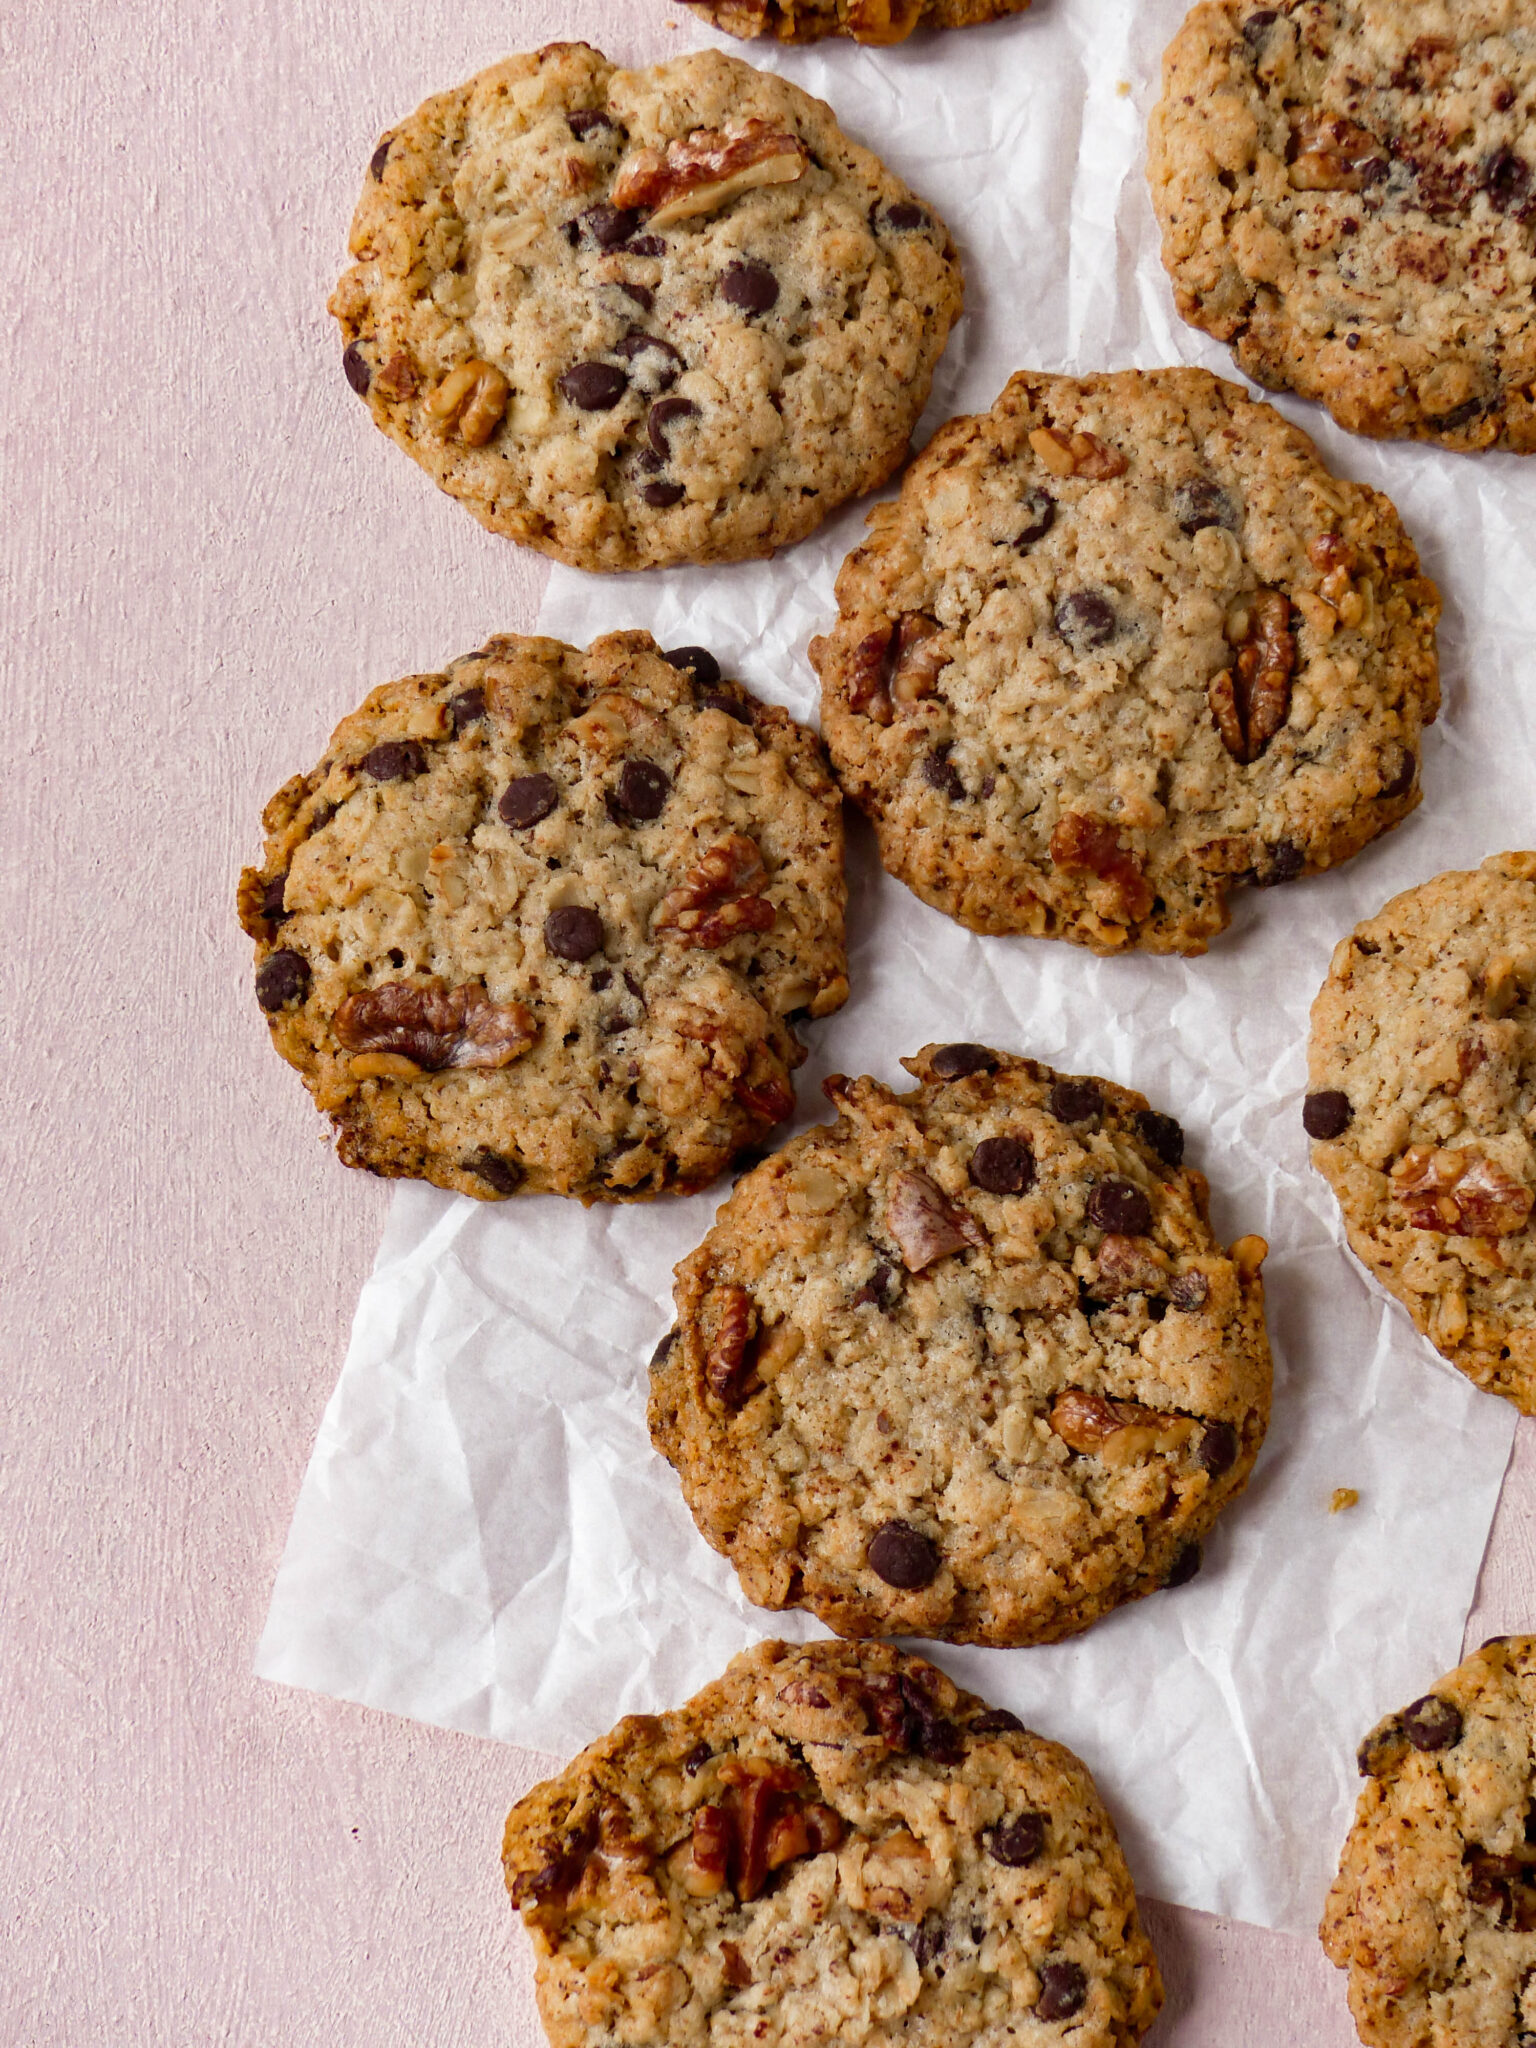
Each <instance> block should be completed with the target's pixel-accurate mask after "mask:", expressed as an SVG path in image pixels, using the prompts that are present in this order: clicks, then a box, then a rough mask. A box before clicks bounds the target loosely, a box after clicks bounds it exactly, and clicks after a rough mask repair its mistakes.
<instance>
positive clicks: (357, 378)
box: [341, 341, 373, 398]
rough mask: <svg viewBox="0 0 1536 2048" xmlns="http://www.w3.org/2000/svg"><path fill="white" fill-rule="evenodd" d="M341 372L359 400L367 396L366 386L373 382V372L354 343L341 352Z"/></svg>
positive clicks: (350, 343)
mask: <svg viewBox="0 0 1536 2048" xmlns="http://www.w3.org/2000/svg"><path fill="white" fill-rule="evenodd" d="M341 372H342V375H343V376H344V377H345V378H346V380H347V382H348V383H349V384H350V385H351V386H352V389H353V390H354V391H355V392H356V393H357V395H358V397H359V398H366V397H367V396H368V386H369V385H370V384H371V383H372V382H373V371H372V370H371V369H370V368H369V366H368V358H367V357H366V356H365V355H364V354H363V352H362V350H361V349H360V348H359V347H358V345H357V343H356V342H355V341H354V342H349V343H348V345H347V347H346V348H345V349H343V351H342V356H341Z"/></svg>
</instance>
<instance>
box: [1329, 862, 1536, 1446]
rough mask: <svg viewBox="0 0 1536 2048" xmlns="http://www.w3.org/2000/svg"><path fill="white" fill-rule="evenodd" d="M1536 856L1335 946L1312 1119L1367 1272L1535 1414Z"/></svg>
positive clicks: (1411, 903) (1408, 908) (1432, 888)
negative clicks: (1367, 1268) (1368, 1268)
mask: <svg viewBox="0 0 1536 2048" xmlns="http://www.w3.org/2000/svg"><path fill="white" fill-rule="evenodd" d="M1533 996H1536V853H1500V854H1495V855H1493V856H1492V857H1491V858H1490V859H1488V860H1485V861H1484V862H1483V864H1482V866H1481V867H1480V868H1478V869H1477V870H1476V871H1475V872H1473V873H1470V874H1456V873H1452V874H1445V875H1436V876H1435V878H1434V880H1433V881H1430V882H1422V883H1420V885H1419V887H1418V888H1416V889H1407V890H1405V891H1404V892H1403V894H1402V895H1401V896H1394V897H1393V898H1392V900H1391V902H1390V903H1388V904H1387V906H1386V907H1385V909H1384V910H1382V911H1380V912H1379V913H1378V915H1377V916H1375V917H1370V918H1367V919H1366V920H1365V921H1364V923H1362V924H1359V925H1357V926H1356V927H1355V929H1354V931H1353V932H1352V933H1351V934H1350V936H1349V937H1348V938H1347V939H1344V940H1342V941H1341V942H1340V944H1339V945H1338V946H1337V947H1336V949H1335V951H1334V955H1333V960H1332V963H1331V965H1330V967H1329V969H1328V979H1327V980H1326V981H1325V982H1324V983H1323V986H1322V989H1321V990H1320V992H1319V994H1318V997H1317V1000H1316V1002H1315V1003H1314V1004H1313V1005H1312V1039H1311V1047H1310V1052H1309V1059H1308V1087H1309V1090H1310V1093H1309V1094H1308V1096H1307V1099H1306V1103H1305V1105H1304V1108H1303V1121H1304V1123H1305V1125H1306V1129H1307V1133H1308V1135H1309V1137H1310V1138H1311V1139H1312V1141H1313V1143H1312V1162H1313V1164H1314V1165H1315V1166H1317V1167H1319V1168H1320V1169H1321V1170H1322V1172H1323V1174H1324V1175H1325V1177H1326V1178H1327V1180H1328V1183H1329V1185H1330V1186H1331V1187H1332V1189H1333V1191H1334V1193H1335V1194H1336V1195H1337V1196H1338V1198H1339V1207H1340V1208H1341V1209H1342V1211H1343V1213H1344V1224H1345V1228H1346V1229H1347V1231H1348V1232H1349V1242H1350V1246H1351V1249H1352V1250H1353V1251H1354V1253H1355V1256H1356V1257H1357V1258H1359V1259H1360V1260H1361V1261H1362V1262H1363V1263H1364V1264H1365V1265H1367V1266H1369V1267H1370V1269H1371V1271H1372V1272H1373V1273H1374V1274H1375V1275H1376V1277H1377V1279H1378V1280H1380V1281H1381V1282H1382V1284H1383V1285H1384V1286H1385V1287H1386V1288H1387V1289H1388V1290H1389V1291H1390V1292H1391V1293H1393V1294H1395V1295H1396V1296H1397V1298H1398V1300H1399V1301H1400V1302H1402V1303H1403V1305H1404V1306H1405V1307H1406V1308H1407V1310H1408V1312H1409V1314H1410V1315H1411V1316H1412V1317H1413V1320H1414V1321H1415V1322H1416V1323H1417V1324H1418V1326H1419V1328H1420V1329H1421V1330H1422V1331H1423V1332H1424V1334H1425V1336H1426V1337H1429V1338H1430V1339H1431V1340H1432V1341H1433V1342H1434V1343H1435V1344H1436V1345H1437V1346H1438V1347H1439V1349H1440V1350H1441V1351H1442V1352H1443V1353H1444V1355H1445V1356H1446V1357H1447V1358H1448V1359H1449V1360H1450V1361H1451V1363H1452V1365H1454V1366H1457V1367H1458V1368H1459V1369H1460V1370H1461V1371H1462V1372H1464V1373H1465V1374H1466V1375H1467V1377H1468V1379H1470V1380H1473V1381H1475V1382H1476V1384H1477V1385H1478V1386H1480V1387H1486V1388H1488V1390H1489V1391H1490V1392H1491V1393H1495V1394H1503V1395H1504V1396H1505V1398H1506V1399H1507V1400H1510V1401H1513V1402H1514V1404H1515V1406H1516V1407H1517V1408H1519V1409H1520V1410H1521V1411H1522V1412H1523V1413H1524V1414H1527V1415H1530V1414H1536V1230H1533V1228H1532V1221H1531V1205H1532V1195H1533V1190H1536V1137H1533V1130H1536V999H1533Z"/></svg>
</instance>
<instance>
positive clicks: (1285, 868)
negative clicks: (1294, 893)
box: [1253, 839, 1307, 889]
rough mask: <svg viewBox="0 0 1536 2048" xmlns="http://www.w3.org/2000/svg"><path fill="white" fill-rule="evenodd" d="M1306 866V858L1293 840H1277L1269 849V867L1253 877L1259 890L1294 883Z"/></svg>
mask: <svg viewBox="0 0 1536 2048" xmlns="http://www.w3.org/2000/svg"><path fill="white" fill-rule="evenodd" d="M1306 864H1307V857H1306V855H1305V854H1304V853H1303V852H1302V850H1301V848H1300V847H1299V846H1298V845H1297V844H1296V842H1295V841H1294V840H1293V839H1277V840H1276V841H1275V843H1274V845H1273V846H1272V847H1271V848H1270V849H1269V866H1268V867H1267V868H1264V869H1261V870H1260V872H1259V873H1258V874H1256V875H1255V876H1254V878H1253V879H1254V880H1255V882H1257V884H1258V885H1259V887H1260V888H1261V889H1272V888H1274V886H1275V884H1276V883H1277V882H1294V881H1295V879H1296V877H1297V876H1298V875H1299V874H1300V873H1301V871H1302V869H1303V868H1304V867H1305V866H1306Z"/></svg>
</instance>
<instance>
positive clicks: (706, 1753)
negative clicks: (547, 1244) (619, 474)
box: [662, 1339, 714, 1778]
mask: <svg viewBox="0 0 1536 2048" xmlns="http://www.w3.org/2000/svg"><path fill="white" fill-rule="evenodd" d="M662 1341H663V1342H665V1341H666V1340H665V1339H663V1340H662ZM713 1755H714V1751H713V1750H712V1749H711V1748H710V1746H709V1744H708V1743H707V1742H696V1743H695V1744H694V1745H693V1747H692V1749H690V1750H689V1752H688V1754H687V1755H686V1756H685V1757H684V1758H683V1769H684V1770H685V1771H686V1772H687V1773H688V1775H689V1777H690V1778H696V1777H697V1776H698V1775H699V1773H700V1771H702V1770H703V1768H704V1766H705V1765H706V1764H707V1763H708V1762H709V1760H710V1758H711V1757H712V1756H713Z"/></svg>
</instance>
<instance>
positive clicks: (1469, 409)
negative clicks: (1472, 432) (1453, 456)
mask: <svg viewBox="0 0 1536 2048" xmlns="http://www.w3.org/2000/svg"><path fill="white" fill-rule="evenodd" d="M1482 409H1483V401H1482V400H1481V399H1480V398H1464V399H1463V400H1462V402H1461V404H1460V405H1453V406H1452V407H1451V409H1450V411H1449V412H1437V413H1432V414H1431V415H1430V417H1431V418H1432V419H1433V421H1434V423H1435V425H1436V426H1437V427H1438V428H1439V429H1440V430H1441V432H1442V433H1446V434H1453V433H1455V431H1456V429H1457V428H1458V427H1469V426H1470V425H1471V424H1472V422H1473V421H1474V420H1475V419H1476V418H1477V416H1478V414H1479V413H1480V412H1481V411H1482Z"/></svg>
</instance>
